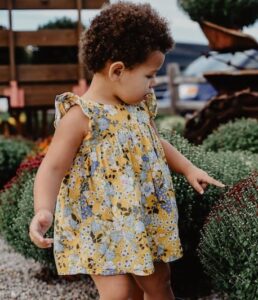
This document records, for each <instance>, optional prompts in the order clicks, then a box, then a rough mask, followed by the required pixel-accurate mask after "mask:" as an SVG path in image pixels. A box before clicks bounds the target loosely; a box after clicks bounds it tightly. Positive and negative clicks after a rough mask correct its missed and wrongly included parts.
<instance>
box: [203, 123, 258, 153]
mask: <svg viewBox="0 0 258 300" xmlns="http://www.w3.org/2000/svg"><path fill="white" fill-rule="evenodd" d="M202 145H203V147H204V148H205V149H206V150H211V151H215V152H217V151H219V150H223V151H224V150H232V151H236V150H245V151H250V152H252V153H258V120H256V119H251V118H249V119H245V118H241V119H236V120H235V121H230V122H228V123H226V124H223V125H220V126H219V127H218V129H217V130H215V131H214V132H213V133H211V134H210V135H209V136H208V137H207V138H206V139H205V140H204V141H203V143H202Z"/></svg>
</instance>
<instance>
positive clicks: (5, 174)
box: [0, 136, 34, 189]
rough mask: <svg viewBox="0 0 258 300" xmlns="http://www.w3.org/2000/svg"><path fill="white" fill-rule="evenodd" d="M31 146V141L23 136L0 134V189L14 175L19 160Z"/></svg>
mask: <svg viewBox="0 0 258 300" xmlns="http://www.w3.org/2000/svg"><path fill="white" fill-rule="evenodd" d="M33 147H34V143H33V142H31V141H28V140H25V139H23V138H5V137H3V136H0V174H1V176H0V189H1V188H2V187H3V185H4V184H5V183H6V182H7V181H8V180H9V179H11V178H12V177H13V176H14V175H15V172H16V169H17V168H18V166H19V165H20V163H21V161H22V160H23V159H24V157H25V156H26V155H27V154H28V153H29V152H30V151H31V150H32V149H33Z"/></svg>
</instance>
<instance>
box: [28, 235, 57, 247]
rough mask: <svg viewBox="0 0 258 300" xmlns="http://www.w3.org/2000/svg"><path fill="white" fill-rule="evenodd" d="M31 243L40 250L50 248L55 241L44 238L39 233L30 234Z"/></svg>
mask: <svg viewBox="0 0 258 300" xmlns="http://www.w3.org/2000/svg"><path fill="white" fill-rule="evenodd" d="M29 235H30V239H31V241H32V242H33V243H34V244H35V245H36V246H37V247H39V248H49V247H51V244H52V243H53V239H50V238H44V237H43V236H41V235H40V234H39V233H37V232H30V234H29Z"/></svg>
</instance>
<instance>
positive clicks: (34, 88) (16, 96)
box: [0, 0, 108, 108]
mask: <svg viewBox="0 0 258 300" xmlns="http://www.w3.org/2000/svg"><path fill="white" fill-rule="evenodd" d="M107 2H108V1H105V0H69V1H67V0H2V1H1V2H0V9H1V10H8V18H9V29H8V30H0V47H8V48H9V65H0V95H5V96H8V97H9V98H10V105H11V108H22V107H53V100H54V97H55V95H56V94H59V93H62V92H64V91H67V90H71V91H74V92H76V93H77V94H82V93H83V92H84V91H85V90H86V88H87V86H86V81H85V74H84V69H83V67H82V65H81V64H80V63H79V62H78V63H77V64H62V65H60V64H58V65H55V64H44V65H43V64H42V65H17V64H16V61H15V48H16V47H26V46H28V45H35V46H67V47H70V46H78V40H79V35H80V33H81V31H82V23H81V11H82V9H98V8H101V7H102V6H103V5H104V4H105V3H107ZM13 9H24V10H30V9H76V10H77V12H78V26H77V28H76V29H51V30H38V31H17V32H15V31H13V28H12V23H13V18H12V10H13Z"/></svg>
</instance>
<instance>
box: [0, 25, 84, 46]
mask: <svg viewBox="0 0 258 300" xmlns="http://www.w3.org/2000/svg"><path fill="white" fill-rule="evenodd" d="M13 34H14V40H15V46H16V47H24V46H27V45H35V46H77V45H78V37H77V31H76V29H42V30H38V31H13ZM8 40H9V39H8V30H0V47H8V43H9V42H8Z"/></svg>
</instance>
